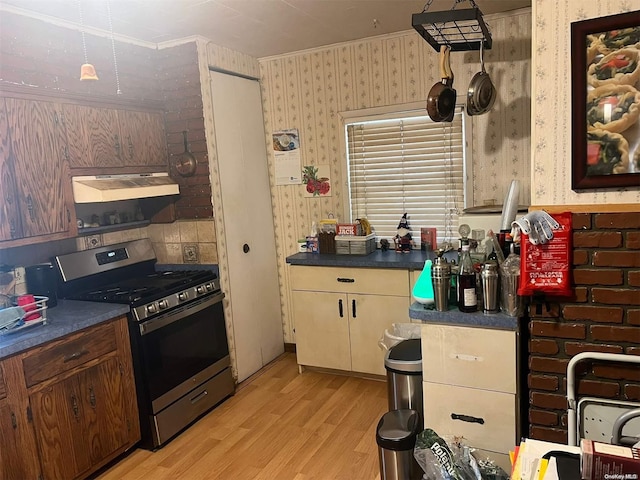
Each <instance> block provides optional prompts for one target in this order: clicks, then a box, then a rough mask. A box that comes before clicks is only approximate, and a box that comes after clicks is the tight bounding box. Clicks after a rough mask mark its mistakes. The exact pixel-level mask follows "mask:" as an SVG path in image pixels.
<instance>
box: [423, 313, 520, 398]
mask: <svg viewBox="0 0 640 480" xmlns="http://www.w3.org/2000/svg"><path fill="white" fill-rule="evenodd" d="M422 359H423V365H424V366H423V377H424V379H425V381H429V382H436V383H444V384H448V385H459V386H465V387H474V388H484V389H487V390H496V391H499V392H505V393H516V391H517V390H516V387H517V385H516V333H515V332H510V331H505V330H489V329H483V328H473V327H457V326H450V325H431V324H428V325H424V326H423V327H422Z"/></svg>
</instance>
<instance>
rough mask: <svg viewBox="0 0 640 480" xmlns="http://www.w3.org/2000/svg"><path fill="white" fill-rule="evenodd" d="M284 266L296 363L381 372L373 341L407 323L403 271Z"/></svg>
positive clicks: (407, 301) (406, 280)
mask: <svg viewBox="0 0 640 480" xmlns="http://www.w3.org/2000/svg"><path fill="white" fill-rule="evenodd" d="M290 268H291V272H290V273H291V277H290V281H291V286H292V298H293V314H294V321H295V333H296V352H297V357H298V364H299V365H307V366H314V367H322V368H331V369H336V370H345V371H353V372H359V373H368V374H374V375H385V373H386V371H385V368H384V352H383V351H382V350H381V349H380V347H379V346H378V341H379V340H380V338H381V337H382V335H383V334H384V331H385V329H387V328H390V327H391V325H392V324H393V323H399V322H408V314H407V311H408V308H409V305H410V299H409V271H408V270H390V269H377V268H343V267H312V266H304V265H292V266H291V267H290Z"/></svg>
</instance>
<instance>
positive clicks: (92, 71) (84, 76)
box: [78, 0, 98, 80]
mask: <svg viewBox="0 0 640 480" xmlns="http://www.w3.org/2000/svg"><path fill="white" fill-rule="evenodd" d="M78 12H80V31H81V33H82V50H83V51H84V63H83V64H82V66H81V67H80V80H98V74H97V73H96V67H94V66H93V65H92V64H90V63H89V59H88V58H87V42H86V40H85V37H84V19H83V18H82V0H78Z"/></svg>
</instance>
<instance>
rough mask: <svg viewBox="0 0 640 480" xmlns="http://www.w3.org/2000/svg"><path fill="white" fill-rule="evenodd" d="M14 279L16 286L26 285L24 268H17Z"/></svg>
mask: <svg viewBox="0 0 640 480" xmlns="http://www.w3.org/2000/svg"><path fill="white" fill-rule="evenodd" d="M13 278H14V279H15V280H16V284H20V283H24V282H25V278H24V267H16V268H15V270H14V271H13Z"/></svg>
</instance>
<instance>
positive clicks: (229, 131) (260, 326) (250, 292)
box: [210, 72, 284, 381]
mask: <svg viewBox="0 0 640 480" xmlns="http://www.w3.org/2000/svg"><path fill="white" fill-rule="evenodd" d="M210 76H211V92H212V97H213V116H214V123H215V133H216V153H217V161H218V170H219V175H220V188H221V194H222V203H223V205H222V209H223V218H222V219H220V218H217V219H216V222H220V221H222V222H223V223H224V227H223V229H224V235H225V241H226V252H225V253H226V255H227V261H228V266H229V268H228V271H227V270H225V269H222V270H221V272H220V274H221V275H228V285H229V288H228V290H229V291H227V292H226V294H227V299H228V301H229V302H230V304H231V312H232V319H231V322H232V324H233V339H234V348H235V359H236V369H237V372H238V381H242V380H244V379H246V378H247V377H249V376H250V375H251V374H253V373H255V372H256V371H258V370H259V369H260V368H262V366H264V365H265V364H267V363H268V362H270V361H271V360H273V359H274V358H276V357H277V356H278V355H280V354H281V353H282V352H283V351H284V336H283V329H282V312H281V309H280V289H279V284H278V270H277V258H276V248H275V232H274V226H273V211H272V208H271V192H270V189H269V175H268V169H267V147H266V143H265V130H264V121H263V116H262V100H261V97H260V85H259V84H258V81H257V80H250V79H246V78H241V77H237V76H234V75H229V74H224V73H220V72H210Z"/></svg>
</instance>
